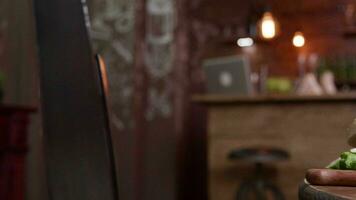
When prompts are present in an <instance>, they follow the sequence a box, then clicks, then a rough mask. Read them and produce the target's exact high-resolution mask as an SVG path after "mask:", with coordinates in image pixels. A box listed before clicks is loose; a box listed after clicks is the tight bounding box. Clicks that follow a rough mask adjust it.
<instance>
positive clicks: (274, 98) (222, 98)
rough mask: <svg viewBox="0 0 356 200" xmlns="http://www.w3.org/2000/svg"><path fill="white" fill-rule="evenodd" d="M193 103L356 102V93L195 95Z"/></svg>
mask: <svg viewBox="0 0 356 200" xmlns="http://www.w3.org/2000/svg"><path fill="white" fill-rule="evenodd" d="M192 101H193V102H197V103H203V104H226V103H283V102H287V103H288V102H355V103H356V94H355V93H345V94H337V95H322V96H297V95H256V96H236V95H194V96H193V97H192Z"/></svg>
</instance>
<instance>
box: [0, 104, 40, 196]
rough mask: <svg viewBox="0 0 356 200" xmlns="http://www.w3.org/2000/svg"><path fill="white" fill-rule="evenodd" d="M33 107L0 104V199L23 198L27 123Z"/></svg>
mask: <svg viewBox="0 0 356 200" xmlns="http://www.w3.org/2000/svg"><path fill="white" fill-rule="evenodd" d="M34 111H35V109H33V108H25V107H9V106H0V199H1V200H24V199H25V191H26V190H25V157H26V154H27V148H28V147H27V125H28V123H29V114H30V113H32V112H34Z"/></svg>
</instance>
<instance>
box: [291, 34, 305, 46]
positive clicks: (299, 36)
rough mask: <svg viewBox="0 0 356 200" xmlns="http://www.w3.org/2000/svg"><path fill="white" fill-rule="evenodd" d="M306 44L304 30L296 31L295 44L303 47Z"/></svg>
mask: <svg viewBox="0 0 356 200" xmlns="http://www.w3.org/2000/svg"><path fill="white" fill-rule="evenodd" d="M304 44H305V38H304V35H303V33H302V32H300V31H298V32H295V34H294V37H293V45H294V46H295V47H302V46H304Z"/></svg>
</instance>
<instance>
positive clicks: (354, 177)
mask: <svg viewBox="0 0 356 200" xmlns="http://www.w3.org/2000/svg"><path fill="white" fill-rule="evenodd" d="M306 180H307V181H308V182H309V183H310V184H312V185H322V186H353V187H356V171H353V170H332V169H309V170H308V171H307V174H306ZM355 190H356V189H355Z"/></svg>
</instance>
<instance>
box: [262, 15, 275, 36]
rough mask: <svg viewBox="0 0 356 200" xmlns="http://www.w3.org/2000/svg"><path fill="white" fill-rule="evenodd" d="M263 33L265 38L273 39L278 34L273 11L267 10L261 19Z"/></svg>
mask: <svg viewBox="0 0 356 200" xmlns="http://www.w3.org/2000/svg"><path fill="white" fill-rule="evenodd" d="M260 28H261V35H262V37H263V38H265V39H272V38H274V37H275V36H276V35H277V22H276V20H275V19H274V17H273V15H272V13H270V12H265V13H264V14H263V17H262V20H261V27H260Z"/></svg>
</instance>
